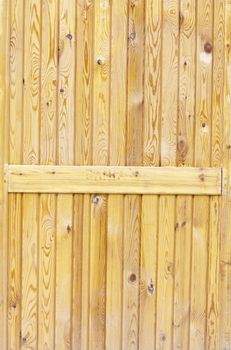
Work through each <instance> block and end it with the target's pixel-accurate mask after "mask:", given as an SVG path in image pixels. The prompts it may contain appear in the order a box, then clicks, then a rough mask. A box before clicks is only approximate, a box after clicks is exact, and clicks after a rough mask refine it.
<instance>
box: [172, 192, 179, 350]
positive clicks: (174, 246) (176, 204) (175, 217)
mask: <svg viewBox="0 0 231 350" xmlns="http://www.w3.org/2000/svg"><path fill="white" fill-rule="evenodd" d="M178 199H179V196H174V228H173V230H174V231H173V232H174V233H173V271H174V273H173V288H172V325H173V326H172V334H171V336H172V339H171V344H172V349H174V335H175V332H174V329H175V322H174V321H175V313H174V311H175V306H174V303H175V271H176V222H177V219H178V218H177V207H178Z"/></svg>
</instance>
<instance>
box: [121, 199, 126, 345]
mask: <svg viewBox="0 0 231 350" xmlns="http://www.w3.org/2000/svg"><path fill="white" fill-rule="evenodd" d="M124 199H125V196H124V195H122V214H123V215H122V242H121V243H122V247H121V248H122V249H121V250H122V254H121V257H122V259H121V271H122V273H121V279H122V281H121V282H122V283H121V287H122V288H121V313H120V314H121V320H120V348H121V349H123V294H124V278H123V273H124Z"/></svg>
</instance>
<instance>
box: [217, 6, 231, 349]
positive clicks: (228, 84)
mask: <svg viewBox="0 0 231 350" xmlns="http://www.w3.org/2000/svg"><path fill="white" fill-rule="evenodd" d="M230 25H231V1H230V0H226V1H225V72H224V73H225V74H224V76H225V84H224V132H223V138H224V144H223V157H224V158H223V167H224V171H225V172H226V181H225V183H224V188H223V197H222V213H221V244H220V268H221V271H220V290H219V291H220V327H219V329H220V332H219V335H220V339H219V347H220V348H221V349H229V348H231V317H230V311H229V310H231V284H230V281H231V215H230V212H231V196H230V194H231V181H230V180H231V176H230V175H231V133H230V130H231V123H230V113H231V49H230V48H231V32H230Z"/></svg>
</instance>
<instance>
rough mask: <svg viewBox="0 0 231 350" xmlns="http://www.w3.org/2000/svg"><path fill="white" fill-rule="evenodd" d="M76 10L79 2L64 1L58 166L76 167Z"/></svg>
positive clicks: (60, 10) (60, 53)
mask: <svg viewBox="0 0 231 350" xmlns="http://www.w3.org/2000/svg"><path fill="white" fill-rule="evenodd" d="M75 10H76V2H75V1H74V0H70V1H65V0H60V3H59V47H58V51H59V55H58V60H59V63H58V89H59V96H58V139H57V143H58V164H73V162H74V112H75V109H74V106H75V52H76V48H75V46H76V37H75Z"/></svg>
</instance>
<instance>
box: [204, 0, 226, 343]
mask: <svg viewBox="0 0 231 350" xmlns="http://www.w3.org/2000/svg"><path fill="white" fill-rule="evenodd" d="M224 21H225V2H224V0H219V1H214V20H213V37H214V53H213V86H212V135H211V137H212V150H211V151H212V154H211V158H212V159H211V166H214V167H219V166H222V162H223V160H222V157H223V150H222V148H223V143H222V140H223V136H222V133H223V130H222V129H223V122H224V119H223V113H224V54H225V52H224V44H225V43H224V35H225V22H224ZM220 220H221V200H220V198H219V197H211V198H210V228H209V246H208V249H209V251H208V277H207V278H208V295H207V330H206V338H207V339H206V348H207V349H218V348H219V338H220V336H219V317H220V307H219V275H220V252H219V250H220V236H221V230H220V228H221V222H220Z"/></svg>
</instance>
